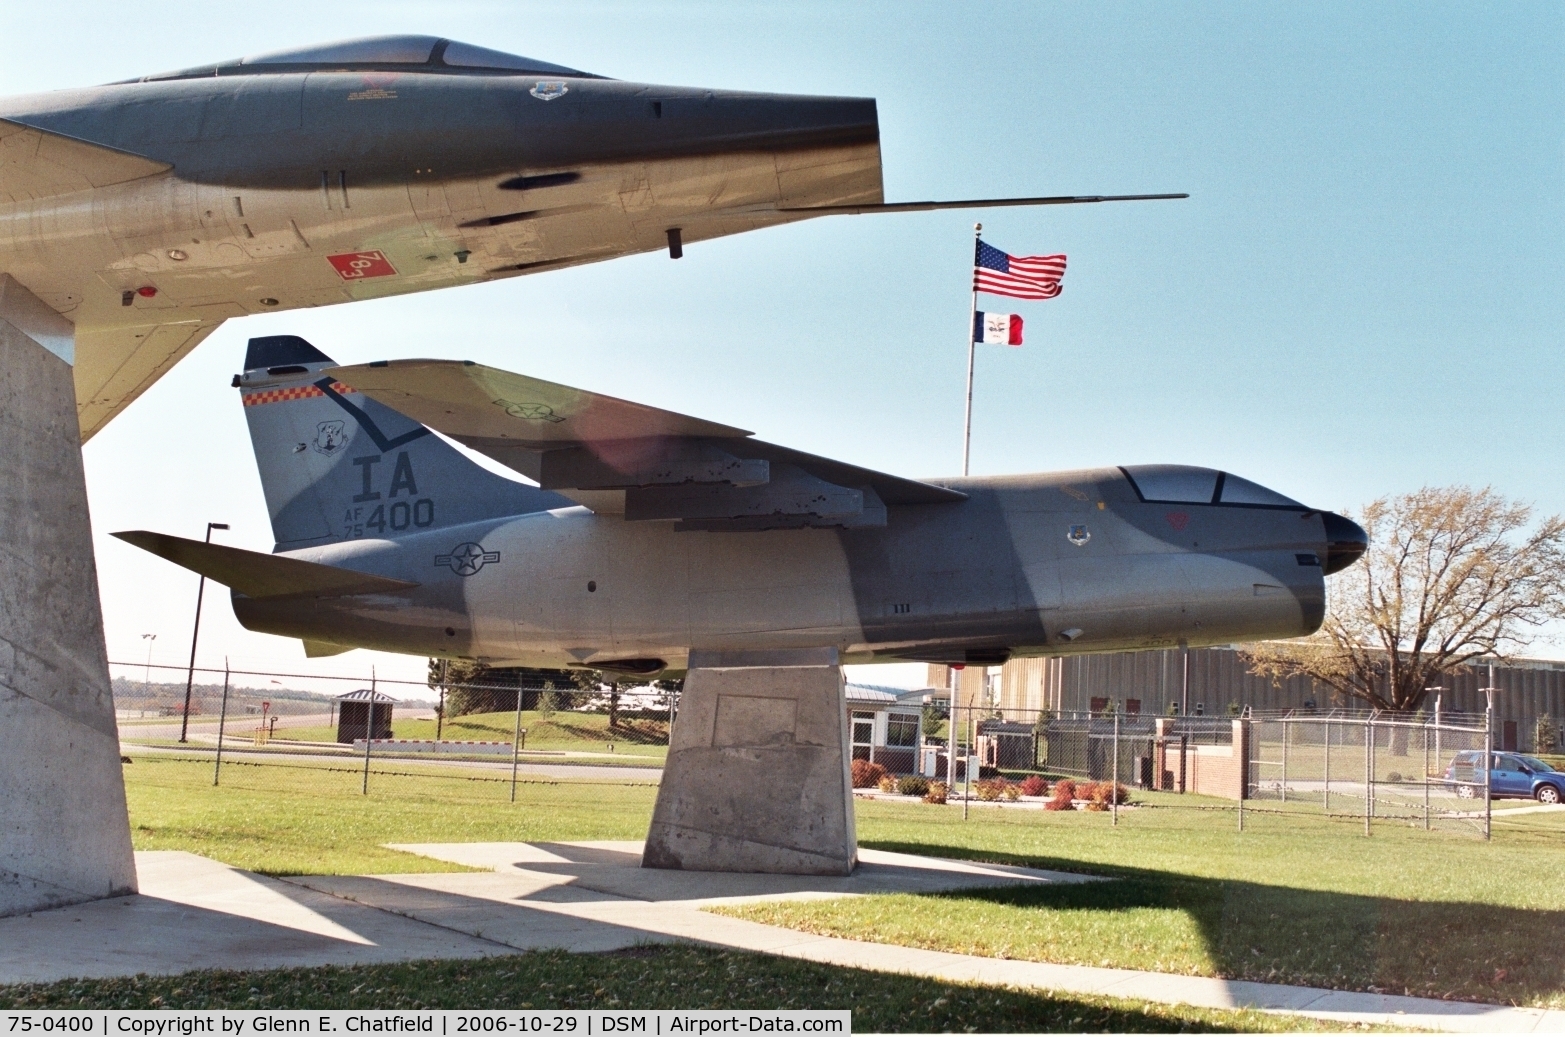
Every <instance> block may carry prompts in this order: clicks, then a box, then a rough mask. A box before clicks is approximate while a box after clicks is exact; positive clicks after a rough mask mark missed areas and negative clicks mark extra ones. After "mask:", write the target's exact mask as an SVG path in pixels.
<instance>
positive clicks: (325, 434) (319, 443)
mask: <svg viewBox="0 0 1565 1037" xmlns="http://www.w3.org/2000/svg"><path fill="white" fill-rule="evenodd" d="M310 445H311V447H313V448H314V450H315V452H316V453H317V454H325V455H326V456H327V457H330V456H331V455H333V454H335V453H336V452H337V451H339V450H341V449H342V448H343V447H345V446H347V445H348V423H347V422H345V421H323V422H321V423H320V424H318V425H316V426H315V442H313V443H311V444H310Z"/></svg>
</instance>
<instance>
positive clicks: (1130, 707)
mask: <svg viewBox="0 0 1565 1037" xmlns="http://www.w3.org/2000/svg"><path fill="white" fill-rule="evenodd" d="M1125 712H1126V713H1127V714H1129V715H1130V716H1133V717H1136V716H1140V715H1141V700H1140V699H1126V700H1125Z"/></svg>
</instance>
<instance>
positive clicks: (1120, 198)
mask: <svg viewBox="0 0 1565 1037" xmlns="http://www.w3.org/2000/svg"><path fill="white" fill-rule="evenodd" d="M1189 197H1190V196H1189V195H1188V194H1063V195H1053V196H1049V197H1042V198H963V199H959V200H957V201H950V202H878V203H871V204H868V205H805V206H794V207H792V208H779V209H776V210H775V211H776V212H785V213H788V214H790V215H797V216H861V215H864V214H866V213H875V212H937V211H940V210H943V209H1008V208H1011V207H1013V206H1025V205H1089V204H1092V203H1094V202H1160V201H1166V200H1169V199H1174V198H1189Z"/></svg>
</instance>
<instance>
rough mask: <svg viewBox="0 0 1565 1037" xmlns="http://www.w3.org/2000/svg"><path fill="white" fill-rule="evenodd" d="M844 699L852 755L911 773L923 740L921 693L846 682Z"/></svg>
mask: <svg viewBox="0 0 1565 1037" xmlns="http://www.w3.org/2000/svg"><path fill="white" fill-rule="evenodd" d="M847 699H848V731H849V733H850V742H851V747H852V753H853V759H855V760H869V761H870V762H871V763H878V764H880V765H881V766H882V767H884V768H886V770H887V771H888V772H890V773H892V774H913V773H915V772H916V771H917V770H918V746H919V743H920V742H922V741H923V728H924V706H923V695H922V693H921V692H914V693H912V694H911V695H910V694H909V693H908V692H907V691H905V690H903V689H901V688H881V687H876V686H874V685H869V684H849V685H848V686H847Z"/></svg>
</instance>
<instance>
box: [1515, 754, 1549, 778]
mask: <svg viewBox="0 0 1565 1037" xmlns="http://www.w3.org/2000/svg"><path fill="white" fill-rule="evenodd" d="M1521 761H1522V762H1523V763H1525V764H1526V765H1527V766H1529V767H1531V768H1532V769H1533V770H1534V771H1536V772H1538V773H1539V774H1553V773H1554V768H1553V767H1550V766H1549V765H1548V764H1546V763H1544V762H1543V761H1542V760H1540V759H1538V758H1537V757H1536V756H1523V757H1521Z"/></svg>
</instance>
